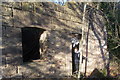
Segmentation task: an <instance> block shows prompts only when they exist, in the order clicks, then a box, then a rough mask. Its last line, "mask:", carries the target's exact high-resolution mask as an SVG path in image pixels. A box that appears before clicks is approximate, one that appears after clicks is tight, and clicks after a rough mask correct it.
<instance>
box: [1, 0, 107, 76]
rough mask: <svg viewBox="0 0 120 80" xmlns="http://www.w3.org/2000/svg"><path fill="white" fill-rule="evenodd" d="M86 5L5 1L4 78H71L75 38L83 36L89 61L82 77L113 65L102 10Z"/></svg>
mask: <svg viewBox="0 0 120 80" xmlns="http://www.w3.org/2000/svg"><path fill="white" fill-rule="evenodd" d="M83 7H84V5H83V3H67V4H66V5H65V6H60V5H57V4H54V3H50V2H39V3H38V2H37V3H27V2H11V3H4V2H3V3H2V70H3V74H2V76H3V77H6V78H9V77H29V78H36V77H40V78H44V77H50V78H51V77H70V76H72V75H73V71H74V70H73V66H74V65H73V57H72V56H73V55H72V49H73V47H72V42H71V39H72V38H73V36H74V35H76V34H77V36H78V37H79V38H80V37H81V36H82V37H81V38H80V39H79V41H80V44H79V50H80V53H82V54H83V56H85V57H86V58H87V59H85V60H83V61H82V64H81V69H80V71H81V73H82V74H84V73H85V74H86V75H87V76H89V75H90V74H91V73H92V72H93V70H94V69H96V68H97V69H104V68H106V67H107V65H108V59H109V56H108V55H109V54H108V52H107V36H106V35H107V34H106V26H105V18H104V15H103V14H102V12H100V11H98V10H96V9H94V8H92V7H91V6H87V8H86V13H85V21H84V23H83V21H82V18H83V14H84V13H83V12H84V11H83Z"/></svg>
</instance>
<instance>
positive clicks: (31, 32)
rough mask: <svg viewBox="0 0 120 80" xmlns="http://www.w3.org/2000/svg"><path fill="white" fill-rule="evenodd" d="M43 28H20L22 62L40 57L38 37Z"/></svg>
mask: <svg viewBox="0 0 120 80" xmlns="http://www.w3.org/2000/svg"><path fill="white" fill-rule="evenodd" d="M44 31H45V30H44V29H41V28H35V27H25V28H22V50H23V62H28V61H32V60H36V59H40V52H39V49H40V43H39V39H40V36H41V34H42V33H43V32H44Z"/></svg>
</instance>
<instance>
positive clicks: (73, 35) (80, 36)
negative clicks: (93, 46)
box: [72, 33, 82, 74]
mask: <svg viewBox="0 0 120 80" xmlns="http://www.w3.org/2000/svg"><path fill="white" fill-rule="evenodd" d="M72 38H76V39H78V40H79V41H80V40H81V38H82V34H81V33H72ZM79 46H80V44H78V45H76V47H77V48H78V49H79ZM74 49H75V47H73V44H72V74H74V73H75V71H76V68H75V58H74V56H75V55H74Z"/></svg>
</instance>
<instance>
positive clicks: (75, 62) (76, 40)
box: [72, 33, 82, 74]
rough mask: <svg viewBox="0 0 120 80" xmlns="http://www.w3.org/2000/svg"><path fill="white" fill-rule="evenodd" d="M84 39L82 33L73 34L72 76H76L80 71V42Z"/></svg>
mask: <svg viewBox="0 0 120 80" xmlns="http://www.w3.org/2000/svg"><path fill="white" fill-rule="evenodd" d="M81 38H82V34H80V33H72V74H75V73H76V72H78V71H79V60H80V52H79V46H80V43H79V42H80V40H81Z"/></svg>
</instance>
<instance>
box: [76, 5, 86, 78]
mask: <svg viewBox="0 0 120 80" xmlns="http://www.w3.org/2000/svg"><path fill="white" fill-rule="evenodd" d="M86 6H87V3H85V4H84V11H83V18H82V23H83V24H84V21H85V12H86ZM83 36H84V27H82V39H81V41H80V47H81V49H80V52H81V53H80V61H79V71H78V79H79V78H80V75H81V74H80V73H81V68H82V55H83V52H82V47H83V45H82V43H83V40H84V39H83V38H84V37H83Z"/></svg>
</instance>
